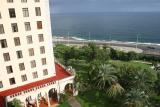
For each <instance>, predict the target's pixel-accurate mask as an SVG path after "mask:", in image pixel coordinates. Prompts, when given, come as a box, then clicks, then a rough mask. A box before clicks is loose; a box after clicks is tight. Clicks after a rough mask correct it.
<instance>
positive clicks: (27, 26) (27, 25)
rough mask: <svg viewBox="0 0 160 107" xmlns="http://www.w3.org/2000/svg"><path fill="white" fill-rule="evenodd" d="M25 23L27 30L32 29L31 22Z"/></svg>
mask: <svg viewBox="0 0 160 107" xmlns="http://www.w3.org/2000/svg"><path fill="white" fill-rule="evenodd" d="M24 25H25V30H26V31H30V30H31V26H30V22H25V23H24Z"/></svg>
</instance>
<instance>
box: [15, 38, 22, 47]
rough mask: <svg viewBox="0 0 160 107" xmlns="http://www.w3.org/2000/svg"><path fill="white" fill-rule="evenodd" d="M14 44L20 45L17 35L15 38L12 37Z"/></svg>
mask: <svg viewBox="0 0 160 107" xmlns="http://www.w3.org/2000/svg"><path fill="white" fill-rule="evenodd" d="M14 44H15V46H19V45H21V42H20V39H19V37H15V38H14Z"/></svg>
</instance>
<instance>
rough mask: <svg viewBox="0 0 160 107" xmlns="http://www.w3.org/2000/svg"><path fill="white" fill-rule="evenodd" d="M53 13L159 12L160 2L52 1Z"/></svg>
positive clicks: (126, 0)
mask: <svg viewBox="0 0 160 107" xmlns="http://www.w3.org/2000/svg"><path fill="white" fill-rule="evenodd" d="M50 6H51V12H52V13H78V12H113V11H124V12H125V11H145V12H150V11H159V12H160V0H50Z"/></svg>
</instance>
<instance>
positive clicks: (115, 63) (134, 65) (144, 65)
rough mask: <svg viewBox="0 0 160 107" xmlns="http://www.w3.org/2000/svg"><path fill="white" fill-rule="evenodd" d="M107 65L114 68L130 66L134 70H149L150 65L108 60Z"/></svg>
mask: <svg viewBox="0 0 160 107" xmlns="http://www.w3.org/2000/svg"><path fill="white" fill-rule="evenodd" d="M109 63H111V64H113V65H114V66H116V67H120V66H123V65H126V64H127V65H131V66H133V67H136V68H142V69H150V70H151V68H150V67H151V65H149V64H145V63H143V62H140V61H138V62H136V61H129V62H128V61H119V60H110V61H109Z"/></svg>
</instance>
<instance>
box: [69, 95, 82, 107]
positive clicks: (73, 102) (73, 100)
mask: <svg viewBox="0 0 160 107" xmlns="http://www.w3.org/2000/svg"><path fill="white" fill-rule="evenodd" d="M68 103H69V104H70V105H71V107H81V104H80V103H79V102H78V101H77V100H76V98H75V97H70V98H69V99H68Z"/></svg>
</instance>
